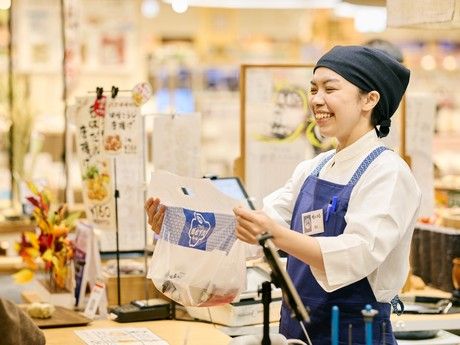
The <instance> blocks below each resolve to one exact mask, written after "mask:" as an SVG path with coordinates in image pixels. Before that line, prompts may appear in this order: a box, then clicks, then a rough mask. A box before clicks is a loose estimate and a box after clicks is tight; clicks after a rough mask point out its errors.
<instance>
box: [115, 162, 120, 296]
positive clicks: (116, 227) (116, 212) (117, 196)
mask: <svg viewBox="0 0 460 345" xmlns="http://www.w3.org/2000/svg"><path fill="white" fill-rule="evenodd" d="M113 182H114V186H115V194H114V196H115V241H116V251H117V252H116V256H117V303H118V305H121V292H120V289H121V279H120V241H119V237H118V198H119V197H120V193H119V192H118V188H117V159H116V158H114V159H113Z"/></svg>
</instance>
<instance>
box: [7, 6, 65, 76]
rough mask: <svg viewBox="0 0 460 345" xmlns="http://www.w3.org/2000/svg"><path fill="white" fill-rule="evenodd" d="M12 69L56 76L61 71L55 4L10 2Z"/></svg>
mask: <svg viewBox="0 0 460 345" xmlns="http://www.w3.org/2000/svg"><path fill="white" fill-rule="evenodd" d="M14 23H15V25H14V33H13V35H12V36H13V37H14V38H15V39H14V41H15V42H14V46H15V48H16V52H15V54H14V55H15V57H16V60H15V69H16V70H17V71H18V72H59V71H60V70H61V67H62V39H61V34H60V33H61V12H60V2H59V1H48V0H14Z"/></svg>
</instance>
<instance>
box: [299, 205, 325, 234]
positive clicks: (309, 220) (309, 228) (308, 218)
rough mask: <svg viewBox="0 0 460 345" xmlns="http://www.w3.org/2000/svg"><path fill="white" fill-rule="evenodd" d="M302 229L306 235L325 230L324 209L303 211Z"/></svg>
mask: <svg viewBox="0 0 460 345" xmlns="http://www.w3.org/2000/svg"><path fill="white" fill-rule="evenodd" d="M302 231H303V233H304V235H315V234H321V233H323V232H324V223H323V210H322V209H320V210H314V211H310V212H306V213H302Z"/></svg>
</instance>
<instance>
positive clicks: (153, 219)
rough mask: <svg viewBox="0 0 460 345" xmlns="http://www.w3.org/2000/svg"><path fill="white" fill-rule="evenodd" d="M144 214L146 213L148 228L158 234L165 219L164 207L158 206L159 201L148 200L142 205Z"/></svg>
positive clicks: (155, 199)
mask: <svg viewBox="0 0 460 345" xmlns="http://www.w3.org/2000/svg"><path fill="white" fill-rule="evenodd" d="M144 208H145V212H146V213H147V217H148V223H149V225H150V228H151V229H152V230H153V231H155V233H157V234H159V233H160V231H161V226H162V225H163V219H164V217H165V210H166V207H165V206H163V205H160V199H158V198H149V199H147V201H146V202H145V204H144Z"/></svg>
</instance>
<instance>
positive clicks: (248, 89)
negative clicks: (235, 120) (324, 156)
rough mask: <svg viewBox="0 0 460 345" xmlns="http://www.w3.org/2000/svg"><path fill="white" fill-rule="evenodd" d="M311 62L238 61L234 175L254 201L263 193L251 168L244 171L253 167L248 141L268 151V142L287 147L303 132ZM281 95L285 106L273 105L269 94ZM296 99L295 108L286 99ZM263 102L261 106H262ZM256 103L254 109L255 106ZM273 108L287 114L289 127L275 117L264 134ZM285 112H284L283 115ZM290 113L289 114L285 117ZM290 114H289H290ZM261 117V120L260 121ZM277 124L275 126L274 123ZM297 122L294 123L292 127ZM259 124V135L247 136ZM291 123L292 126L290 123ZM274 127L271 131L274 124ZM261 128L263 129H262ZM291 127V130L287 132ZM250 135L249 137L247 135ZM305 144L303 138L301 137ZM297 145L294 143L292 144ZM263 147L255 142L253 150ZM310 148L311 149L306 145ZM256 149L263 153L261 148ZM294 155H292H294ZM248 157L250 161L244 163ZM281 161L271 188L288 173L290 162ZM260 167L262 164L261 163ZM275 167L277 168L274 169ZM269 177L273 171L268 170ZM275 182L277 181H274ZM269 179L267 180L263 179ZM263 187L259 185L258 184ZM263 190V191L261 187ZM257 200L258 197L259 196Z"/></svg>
mask: <svg viewBox="0 0 460 345" xmlns="http://www.w3.org/2000/svg"><path fill="white" fill-rule="evenodd" d="M313 67H314V65H313V64H246V65H241V69H240V157H239V159H238V160H237V161H236V162H235V175H237V176H239V177H240V178H241V179H242V180H243V181H244V182H245V185H246V187H247V189H248V191H249V194H250V195H251V196H253V197H255V198H256V205H257V204H259V205H260V203H258V202H257V201H258V200H257V199H260V198H261V197H262V196H263V195H261V194H264V193H261V190H259V189H260V188H257V187H254V186H253V183H252V181H251V178H250V174H251V172H250V171H248V168H251V167H250V166H252V168H254V166H255V162H254V159H252V158H251V157H250V155H249V154H248V150H249V152H251V150H252V148H251V145H252V144H253V143H254V142H256V141H258V142H259V143H266V144H267V145H266V146H267V148H268V151H270V150H272V149H273V146H272V147H270V143H271V144H273V143H275V142H276V143H280V144H282V145H284V148H287V149H288V150H289V148H290V147H292V146H291V145H290V144H294V143H295V142H296V141H298V140H297V139H298V138H300V137H301V136H302V135H303V133H304V132H305V133H306V126H307V118H308V115H309V111H308V105H307V97H306V95H307V89H308V88H309V85H310V80H311V77H312V75H313ZM277 93H278V95H281V98H282V100H281V102H284V101H285V102H286V104H287V106H281V107H280V108H281V109H275V108H276V106H277V105H278V104H279V103H280V102H279V100H277V99H275V98H273V99H271V100H270V97H274V96H276V95H277ZM291 101H292V102H293V103H296V102H300V103H299V104H298V105H299V107H297V109H296V104H294V105H293V106H290V104H289V103H290V102H291ZM262 105H263V106H262ZM257 107H259V109H258V111H255V109H256V108H257ZM262 108H264V109H263V112H265V113H266V114H267V117H266V121H265V117H262V116H261V111H260V110H262ZM274 112H276V113H277V115H275V116H281V117H283V116H284V117H286V116H288V117H287V120H288V122H291V127H289V126H285V125H281V124H276V123H275V121H272V123H271V127H272V129H271V131H272V133H268V134H267V129H268V127H270V123H269V122H270V121H271V120H273V119H270V116H273V113H274ZM296 112H297V114H295V113H296ZM286 113H288V115H286ZM289 116H291V118H289ZM299 116H302V120H299V121H298V122H297V123H296V122H295V121H296V120H295V118H296V117H297V118H299ZM292 117H293V118H292ZM264 121H265V123H264ZM278 125H279V126H278ZM296 125H297V127H295V126H296ZM300 125H302V126H305V128H300V127H299V126H300ZM259 126H260V127H261V128H260V131H261V132H260V133H259V134H258V136H259V139H254V140H251V138H252V137H253V136H254V127H258V128H259ZM292 126H294V127H292ZM275 127H276V130H277V131H278V130H279V131H281V132H283V131H284V132H283V133H281V132H277V133H274V131H275V129H274V128H275ZM264 130H265V133H264ZM290 130H292V132H290ZM251 136H252V137H251ZM304 144H305V146H308V145H307V141H305V143H304ZM296 145H298V144H296ZM259 149H260V150H262V151H263V150H264V145H263V144H260V145H258V148H257V150H259ZM309 150H310V151H314V150H313V148H311V147H310V149H309ZM262 151H261V152H260V153H261V155H263V152H262ZM305 156H307V157H308V155H302V157H292V158H293V160H292V161H294V160H295V161H296V162H297V163H298V162H299V161H300V160H302V159H304V158H306V157H305ZM294 158H295V159H294ZM248 159H249V160H251V162H249V163H248ZM290 165H291V166H289V164H287V165H284V166H282V167H280V169H283V170H286V176H285V179H284V178H283V181H282V182H281V183H280V184H277V185H276V186H271V187H272V188H273V189H274V188H275V187H279V186H281V185H282V183H284V182H285V180H287V179H288V178H289V176H290V174H291V173H292V170H293V168H294V167H295V165H294V166H292V165H293V164H290ZM262 168H263V167H262ZM277 170H278V169H277ZM261 174H262V175H261V176H263V178H262V179H263V180H267V179H268V177H269V176H267V174H265V173H264V172H261ZM270 176H272V177H273V174H270ZM278 182H279V181H278ZM267 183H270V181H267ZM262 189H263V188H262ZM264 192H266V191H264ZM259 201H260V200H259Z"/></svg>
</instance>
